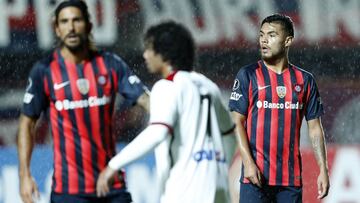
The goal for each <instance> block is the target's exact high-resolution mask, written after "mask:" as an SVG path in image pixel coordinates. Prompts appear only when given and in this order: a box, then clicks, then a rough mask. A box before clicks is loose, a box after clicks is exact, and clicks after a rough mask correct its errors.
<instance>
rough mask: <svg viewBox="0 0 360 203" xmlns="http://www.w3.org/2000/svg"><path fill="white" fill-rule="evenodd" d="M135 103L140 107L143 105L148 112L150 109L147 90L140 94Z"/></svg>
mask: <svg viewBox="0 0 360 203" xmlns="http://www.w3.org/2000/svg"><path fill="white" fill-rule="evenodd" d="M137 104H138V105H139V106H141V107H143V108H144V109H145V110H146V112H149V110H150V95H149V93H148V92H145V93H144V94H142V95H141V96H140V97H139V98H138V100H137Z"/></svg>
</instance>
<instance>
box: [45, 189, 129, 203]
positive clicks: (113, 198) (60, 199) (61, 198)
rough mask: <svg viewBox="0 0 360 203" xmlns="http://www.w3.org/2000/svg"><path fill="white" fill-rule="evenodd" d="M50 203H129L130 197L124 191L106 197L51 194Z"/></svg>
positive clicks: (113, 192) (111, 193) (114, 192)
mask: <svg viewBox="0 0 360 203" xmlns="http://www.w3.org/2000/svg"><path fill="white" fill-rule="evenodd" d="M50 199H51V203H131V202H132V199H131V195H130V193H129V192H127V191H126V190H119V191H112V192H110V193H109V194H108V195H107V196H106V197H101V198H98V197H97V196H96V195H95V194H77V195H70V194H59V193H55V192H52V193H51V197H50Z"/></svg>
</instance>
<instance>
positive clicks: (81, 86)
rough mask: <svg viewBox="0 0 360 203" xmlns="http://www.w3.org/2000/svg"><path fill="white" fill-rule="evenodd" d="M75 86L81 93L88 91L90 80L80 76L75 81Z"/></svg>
mask: <svg viewBox="0 0 360 203" xmlns="http://www.w3.org/2000/svg"><path fill="white" fill-rule="evenodd" d="M76 86H77V88H78V90H79V92H80V93H81V94H87V93H89V89H90V82H89V80H88V79H85V78H80V79H78V80H77V81H76Z"/></svg>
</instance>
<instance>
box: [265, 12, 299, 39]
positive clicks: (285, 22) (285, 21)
mask: <svg viewBox="0 0 360 203" xmlns="http://www.w3.org/2000/svg"><path fill="white" fill-rule="evenodd" d="M265 23H279V24H280V25H282V26H283V28H284V30H285V32H286V33H287V34H288V36H291V37H294V23H293V21H292V20H291V18H290V17H289V16H287V15H283V14H278V13H277V14H273V15H270V16H268V17H266V18H265V19H264V20H263V21H262V22H261V26H263V25H264V24H265Z"/></svg>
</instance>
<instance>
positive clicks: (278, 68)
mask: <svg viewBox="0 0 360 203" xmlns="http://www.w3.org/2000/svg"><path fill="white" fill-rule="evenodd" d="M263 61H264V64H265V65H266V67H267V68H269V69H271V70H272V71H274V72H275V73H277V74H281V73H283V72H284V71H285V70H286V69H287V68H288V67H289V60H288V58H287V57H282V58H279V59H274V60H263Z"/></svg>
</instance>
